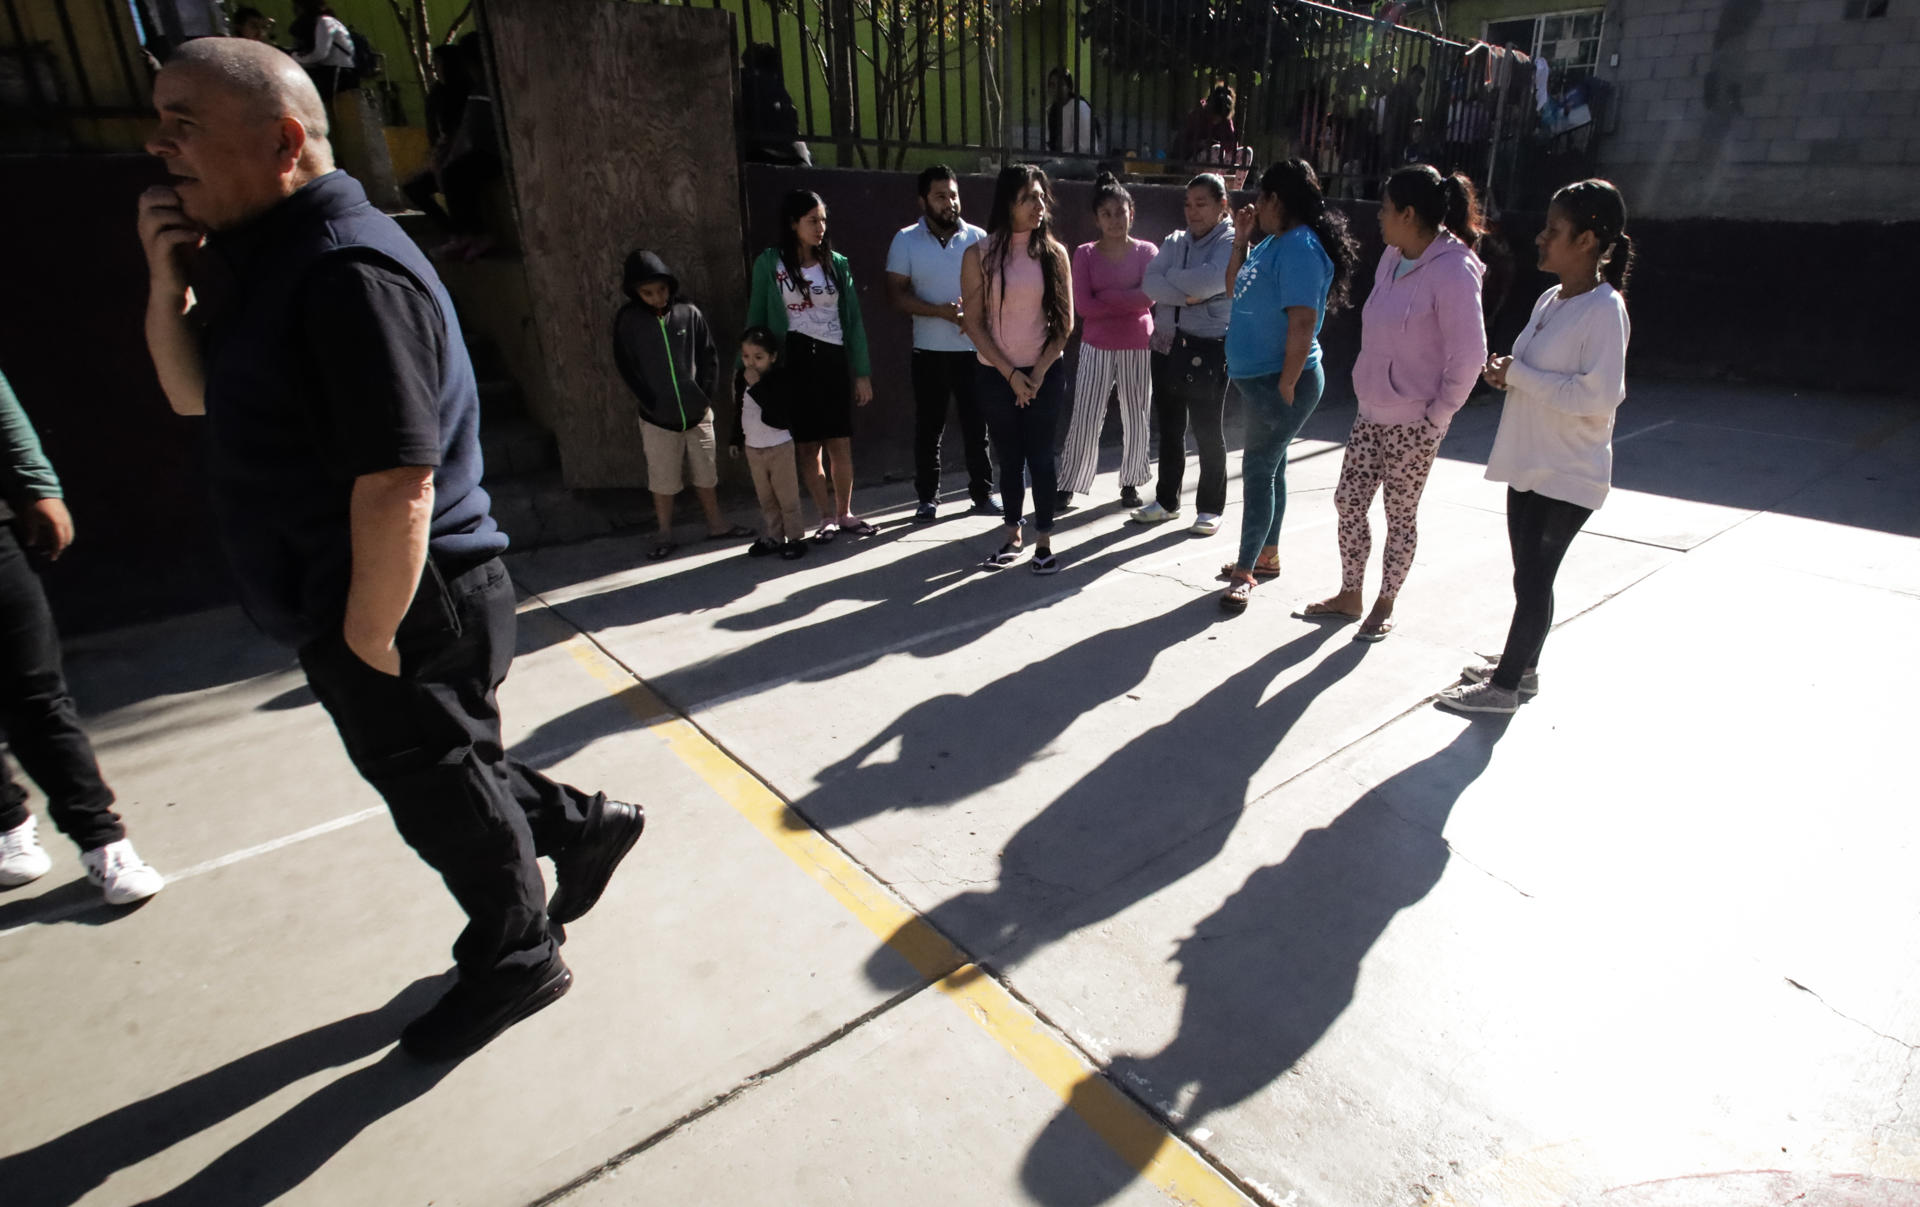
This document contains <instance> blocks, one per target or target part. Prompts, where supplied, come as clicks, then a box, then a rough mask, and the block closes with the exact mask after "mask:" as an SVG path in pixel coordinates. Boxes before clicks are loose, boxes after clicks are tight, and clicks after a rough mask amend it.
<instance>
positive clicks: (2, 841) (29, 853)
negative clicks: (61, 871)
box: [0, 813, 53, 888]
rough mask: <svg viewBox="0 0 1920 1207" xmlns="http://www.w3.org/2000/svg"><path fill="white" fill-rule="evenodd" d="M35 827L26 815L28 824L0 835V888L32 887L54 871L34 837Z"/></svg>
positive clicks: (24, 822)
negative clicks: (24, 885)
mask: <svg viewBox="0 0 1920 1207" xmlns="http://www.w3.org/2000/svg"><path fill="white" fill-rule="evenodd" d="M38 824H39V823H37V822H35V821H34V819H33V814H31V813H29V814H27V820H25V821H23V822H21V823H20V824H19V825H17V826H15V827H14V828H13V829H11V830H7V831H5V832H0V888H19V887H20V886H21V885H23V884H32V883H33V882H34V881H36V880H38V879H40V877H42V876H44V875H46V874H47V873H48V872H49V871H51V870H52V869H53V860H52V859H51V858H49V857H48V855H47V852H46V850H45V849H44V848H43V847H41V845H40V840H39V839H38V838H35V837H34V835H33V832H34V829H35V828H36V826H37V825H38Z"/></svg>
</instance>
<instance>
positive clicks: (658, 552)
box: [647, 541, 680, 562]
mask: <svg viewBox="0 0 1920 1207" xmlns="http://www.w3.org/2000/svg"><path fill="white" fill-rule="evenodd" d="M679 547H680V546H678V545H676V544H674V543H673V542H672V541H661V542H660V543H659V544H658V545H655V546H654V547H653V548H652V549H651V550H649V551H648V553H647V560H648V561H650V562H663V561H666V560H667V559H668V558H670V557H672V556H673V551H674V550H675V549H678V548H679Z"/></svg>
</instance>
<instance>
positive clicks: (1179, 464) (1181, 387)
mask: <svg viewBox="0 0 1920 1207" xmlns="http://www.w3.org/2000/svg"><path fill="white" fill-rule="evenodd" d="M1152 356H1153V371H1154V386H1153V408H1154V411H1155V414H1156V416H1157V417H1158V419H1159V421H1160V480H1159V484H1158V485H1157V486H1156V487H1155V490H1154V499H1155V501H1156V502H1158V503H1159V504H1160V506H1161V507H1163V508H1165V509H1166V510H1168V511H1178V510H1180V489H1181V486H1182V485H1183V483H1184V481H1185V479H1186V475H1187V386H1186V383H1185V382H1184V381H1182V380H1180V376H1179V374H1177V373H1175V372H1174V371H1173V358H1172V357H1170V356H1168V355H1166V354H1165V353H1163V352H1155V353H1153V354H1152Z"/></svg>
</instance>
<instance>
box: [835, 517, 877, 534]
mask: <svg viewBox="0 0 1920 1207" xmlns="http://www.w3.org/2000/svg"><path fill="white" fill-rule="evenodd" d="M840 531H842V532H845V533H849V534H851V535H853V536H879V535H880V530H879V529H878V528H875V527H874V526H873V525H872V524H869V523H867V522H866V521H865V520H860V521H858V522H857V523H854V524H851V525H848V524H842V525H840Z"/></svg>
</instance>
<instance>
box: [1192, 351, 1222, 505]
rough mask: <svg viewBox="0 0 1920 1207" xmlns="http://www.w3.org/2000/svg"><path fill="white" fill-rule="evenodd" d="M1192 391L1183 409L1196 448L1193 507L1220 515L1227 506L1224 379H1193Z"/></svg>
mask: <svg viewBox="0 0 1920 1207" xmlns="http://www.w3.org/2000/svg"><path fill="white" fill-rule="evenodd" d="M1192 391H1193V393H1192V394H1191V395H1190V396H1189V399H1188V402H1187V409H1188V411H1189V412H1190V413H1191V414H1192V415H1193V443H1194V446H1195V447H1196V448H1198V449H1199V450H1200V486H1199V489H1198V490H1197V491H1196V493H1195V495H1194V500H1193V509H1194V511H1195V512H1196V513H1199V512H1205V513H1206V514H1208V515H1222V514H1225V512H1226V510H1227V427H1226V415H1227V382H1226V379H1225V378H1221V379H1220V380H1218V381H1196V382H1194V383H1193V386H1192Z"/></svg>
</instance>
